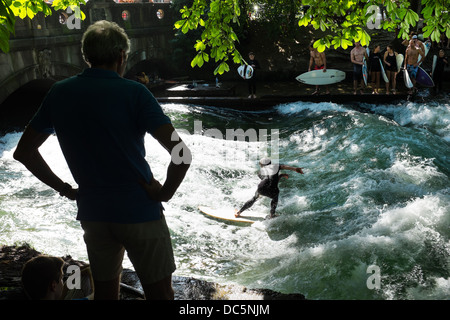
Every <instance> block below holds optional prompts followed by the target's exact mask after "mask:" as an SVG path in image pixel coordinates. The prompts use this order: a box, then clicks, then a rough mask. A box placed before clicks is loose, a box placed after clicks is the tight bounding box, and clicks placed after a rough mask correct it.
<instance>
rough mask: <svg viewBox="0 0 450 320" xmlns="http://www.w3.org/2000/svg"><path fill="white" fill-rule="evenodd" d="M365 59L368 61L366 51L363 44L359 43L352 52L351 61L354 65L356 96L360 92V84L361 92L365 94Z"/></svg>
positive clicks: (357, 42)
mask: <svg viewBox="0 0 450 320" xmlns="http://www.w3.org/2000/svg"><path fill="white" fill-rule="evenodd" d="M364 58H366V59H367V52H366V49H364V48H363V47H361V43H360V42H359V41H356V42H355V47H354V48H353V49H352V51H351V52H350V60H351V61H352V63H353V89H354V94H356V92H357V90H358V82H360V83H361V88H360V92H361V94H363V93H364V91H363V89H364V80H363V70H362V67H363V65H364Z"/></svg>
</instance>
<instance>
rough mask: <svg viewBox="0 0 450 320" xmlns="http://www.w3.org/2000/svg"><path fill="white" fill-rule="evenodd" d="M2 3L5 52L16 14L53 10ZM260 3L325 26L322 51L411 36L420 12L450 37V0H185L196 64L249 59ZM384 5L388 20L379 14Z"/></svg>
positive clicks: (287, 17) (75, 4)
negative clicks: (241, 44) (375, 37)
mask: <svg viewBox="0 0 450 320" xmlns="http://www.w3.org/2000/svg"><path fill="white" fill-rule="evenodd" d="M183 1H184V0H183ZM175 2H177V0H175ZM80 4H85V1H84V0H54V2H53V3H52V5H51V6H52V7H53V8H54V9H55V10H59V9H63V10H65V9H66V8H67V7H69V6H71V7H72V9H73V10H74V11H75V13H76V15H77V18H81V19H84V14H83V13H82V12H81V11H80V10H79V6H80ZM0 5H1V6H0V49H1V50H2V51H4V52H7V51H8V50H9V43H8V41H9V37H10V35H11V34H14V23H15V19H16V17H20V18H22V19H23V18H25V17H29V18H33V17H34V16H35V15H36V13H38V12H43V13H44V14H45V15H46V16H47V15H50V14H51V9H50V7H49V5H47V4H45V2H44V0H0ZM255 5H258V7H260V8H261V10H262V11H261V14H260V19H263V20H264V19H265V20H271V21H273V22H275V23H279V26H281V27H284V26H287V25H288V27H291V24H293V25H296V24H298V26H299V27H300V28H305V27H309V28H313V29H315V30H321V31H322V32H323V33H324V34H325V35H324V36H323V37H322V38H320V39H318V40H317V41H316V42H315V43H314V46H315V47H316V48H318V50H319V51H323V50H325V49H326V48H335V49H337V48H339V47H341V48H343V49H347V47H348V46H350V45H352V43H353V42H354V41H360V42H361V44H362V45H367V44H369V43H370V35H369V33H368V30H369V29H371V28H382V29H384V30H388V31H392V32H394V31H395V32H398V37H399V38H403V39H406V38H407V37H408V34H409V32H410V30H411V28H414V27H416V25H417V23H418V21H419V19H420V18H422V19H423V24H424V27H423V32H424V37H426V38H428V37H430V38H431V40H433V41H436V42H439V41H440V38H441V36H442V35H443V34H445V35H446V36H447V37H448V38H450V14H449V10H450V0H411V2H410V1H407V0H302V1H296V0H278V1H275V0H192V1H190V2H189V4H184V3H183V5H182V8H181V9H180V10H179V12H180V18H179V19H178V20H177V21H176V22H175V28H176V29H179V30H181V32H182V33H184V34H186V33H188V32H192V31H193V30H201V33H200V36H199V37H198V38H197V39H196V40H195V44H194V48H195V52H196V54H195V57H194V58H193V59H192V61H191V66H192V67H195V66H198V67H201V66H203V64H204V63H205V62H209V61H214V62H215V63H216V64H217V68H216V69H215V71H214V73H215V74H217V73H219V74H222V73H224V72H226V71H228V70H229V69H230V66H229V63H230V62H233V63H236V64H241V63H245V60H244V59H243V57H242V56H241V54H240V53H239V51H238V50H237V49H236V43H237V42H238V41H239V39H238V36H237V34H238V33H237V32H236V30H238V29H239V26H240V25H241V24H246V23H247V22H248V19H249V14H250V13H251V12H252V10H253V8H254V6H255ZM380 8H381V9H382V10H383V13H384V19H383V20H379V19H377V13H378V11H379V10H380ZM242 13H243V14H242Z"/></svg>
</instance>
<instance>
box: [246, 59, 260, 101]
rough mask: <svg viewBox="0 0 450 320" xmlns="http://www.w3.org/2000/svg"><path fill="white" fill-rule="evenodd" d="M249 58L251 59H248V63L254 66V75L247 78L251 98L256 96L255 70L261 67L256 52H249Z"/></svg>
mask: <svg viewBox="0 0 450 320" xmlns="http://www.w3.org/2000/svg"><path fill="white" fill-rule="evenodd" d="M248 58H249V59H250V60H249V61H248V65H249V66H251V67H252V68H253V76H252V77H251V78H250V79H247V81H248V93H249V96H248V97H249V98H256V77H255V73H256V72H255V70H256V69H259V62H258V60H256V59H255V54H254V53H253V52H250V53H249V54H248Z"/></svg>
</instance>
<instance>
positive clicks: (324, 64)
mask: <svg viewBox="0 0 450 320" xmlns="http://www.w3.org/2000/svg"><path fill="white" fill-rule="evenodd" d="M321 54H322V61H323V72H326V71H327V57H326V56H325V52H322V53H321Z"/></svg>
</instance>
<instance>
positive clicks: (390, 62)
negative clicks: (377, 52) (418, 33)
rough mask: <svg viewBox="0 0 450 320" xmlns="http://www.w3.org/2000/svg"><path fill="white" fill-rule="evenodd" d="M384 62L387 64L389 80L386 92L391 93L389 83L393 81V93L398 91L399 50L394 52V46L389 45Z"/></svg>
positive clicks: (386, 69)
mask: <svg viewBox="0 0 450 320" xmlns="http://www.w3.org/2000/svg"><path fill="white" fill-rule="evenodd" d="M383 60H384V64H385V65H386V67H385V71H386V76H387V77H388V80H389V81H387V82H386V94H389V85H390V84H391V83H392V93H393V94H395V93H396V86H397V80H396V79H397V70H398V67H397V52H394V50H393V49H392V46H391V45H389V46H387V48H386V52H385V53H384V59H383Z"/></svg>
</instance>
